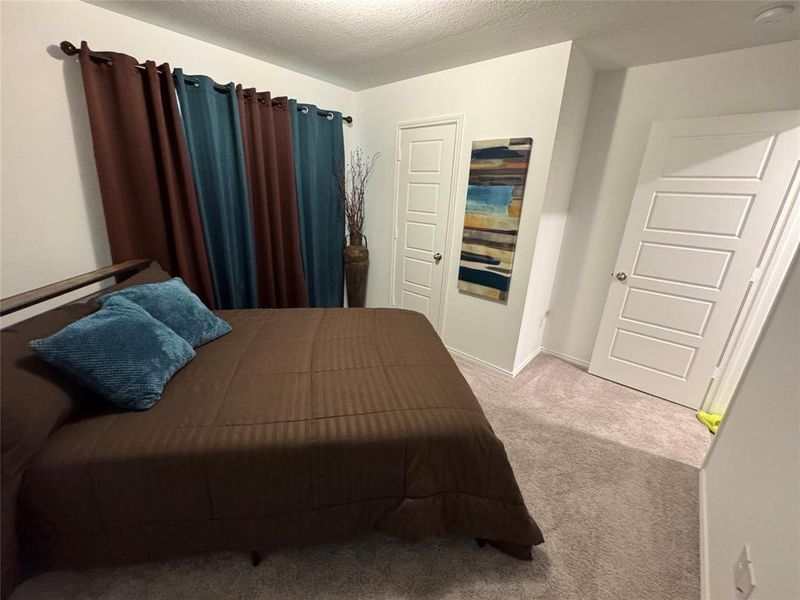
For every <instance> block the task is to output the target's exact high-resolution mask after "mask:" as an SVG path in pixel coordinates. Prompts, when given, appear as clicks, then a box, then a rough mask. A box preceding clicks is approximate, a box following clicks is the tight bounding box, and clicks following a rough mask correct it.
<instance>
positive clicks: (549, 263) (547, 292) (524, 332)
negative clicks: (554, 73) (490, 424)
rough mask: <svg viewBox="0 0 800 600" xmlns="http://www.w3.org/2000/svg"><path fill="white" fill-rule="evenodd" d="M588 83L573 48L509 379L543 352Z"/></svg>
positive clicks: (585, 66) (589, 76) (590, 74)
mask: <svg viewBox="0 0 800 600" xmlns="http://www.w3.org/2000/svg"><path fill="white" fill-rule="evenodd" d="M593 81H594V70H593V69H592V67H591V65H590V64H589V62H588V61H587V60H586V58H585V57H584V55H583V53H582V52H581V51H580V49H578V48H577V47H576V46H573V47H572V53H571V54H570V58H569V67H568V68H567V77H566V83H565V84H564V93H563V95H562V97H561V109H560V112H559V115H558V129H557V131H556V141H555V146H554V148H553V160H552V161H551V163H550V172H549V174H548V176H547V190H546V191H545V201H544V207H543V209H542V214H541V216H540V218H539V229H538V232H537V234H536V247H535V249H534V252H533V261H532V263H531V276H530V279H529V280H528V293H527V295H526V298H525V307H524V309H523V312H522V322H521V323H520V328H519V339H518V340H517V355H516V358H515V359H514V373H518V372H519V371H520V370H521V369H522V368H524V367H525V365H527V364H528V362H530V360H531V359H532V358H533V357H534V356H536V354H538V352H539V350H540V349H541V347H542V338H543V336H544V327H545V323H546V318H547V312H548V310H549V307H550V297H551V294H552V291H553V284H554V281H555V276H556V268H557V266H558V257H559V254H560V252H561V246H562V243H563V238H564V229H565V226H566V222H567V214H568V209H569V201H570V195H571V194H572V186H573V182H574V178H575V170H576V167H577V165H578V158H579V157H580V151H581V140H582V138H583V130H584V126H585V123H586V113H587V111H588V108H589V102H590V100H591V96H592V83H593Z"/></svg>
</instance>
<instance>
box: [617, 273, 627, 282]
mask: <svg viewBox="0 0 800 600" xmlns="http://www.w3.org/2000/svg"><path fill="white" fill-rule="evenodd" d="M614 277H616V278H617V279H619V280H620V281H625V280H626V279H627V278H628V274H627V273H625V272H623V271H620V272H619V273H617V274H616V275H614Z"/></svg>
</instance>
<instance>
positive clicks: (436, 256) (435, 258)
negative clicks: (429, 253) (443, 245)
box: [433, 252, 442, 264]
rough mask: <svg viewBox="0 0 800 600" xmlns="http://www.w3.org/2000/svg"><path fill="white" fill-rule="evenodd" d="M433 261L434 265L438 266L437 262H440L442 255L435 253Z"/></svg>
mask: <svg viewBox="0 0 800 600" xmlns="http://www.w3.org/2000/svg"><path fill="white" fill-rule="evenodd" d="M433 260H435V261H436V264H439V261H440V260H442V253H441V252H437V253H436V254H434V255H433Z"/></svg>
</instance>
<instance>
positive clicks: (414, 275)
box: [393, 122, 458, 329]
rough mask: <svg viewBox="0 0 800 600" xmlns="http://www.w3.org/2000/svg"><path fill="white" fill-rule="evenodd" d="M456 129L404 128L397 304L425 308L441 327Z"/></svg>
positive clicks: (447, 126) (446, 126) (448, 126)
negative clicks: (440, 317) (440, 318)
mask: <svg viewBox="0 0 800 600" xmlns="http://www.w3.org/2000/svg"><path fill="white" fill-rule="evenodd" d="M457 128H458V124H457V123H456V122H449V123H445V124H439V125H428V126H413V127H404V128H401V129H400V130H399V131H400V134H399V147H398V156H397V158H398V163H399V164H398V176H397V190H396V202H397V221H396V229H395V244H396V245H395V260H394V286H393V290H394V294H393V295H394V297H393V304H394V306H397V307H400V308H407V309H410V310H415V311H417V312H421V313H422V314H424V315H425V316H427V317H428V320H429V321H430V322H431V323H432V324H433V326H434V327H436V328H437V329H438V327H439V316H440V311H441V302H442V285H443V279H444V272H445V269H444V265H445V261H444V260H443V259H444V255H445V253H446V251H447V247H446V243H447V225H448V215H449V209H450V196H451V187H452V183H453V182H452V180H453V169H454V158H455V151H456V148H455V146H456V138H457Z"/></svg>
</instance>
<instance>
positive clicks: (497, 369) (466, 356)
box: [446, 346, 514, 377]
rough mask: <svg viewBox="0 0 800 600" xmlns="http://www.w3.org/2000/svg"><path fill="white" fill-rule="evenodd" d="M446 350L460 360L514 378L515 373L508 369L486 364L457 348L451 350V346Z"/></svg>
mask: <svg viewBox="0 0 800 600" xmlns="http://www.w3.org/2000/svg"><path fill="white" fill-rule="evenodd" d="M446 348H447V350H448V351H449V352H450V354H452V355H454V356H458V357H459V358H464V359H466V360H469V361H472V362H474V363H478V364H479V365H481V366H482V367H486V368H488V369H491V370H492V371H495V372H497V373H500V374H501V375H508V376H510V377H513V376H514V373H512V372H511V371H509V370H508V369H504V368H502V367H498V366H497V365H493V364H492V363H490V362H486V361H485V360H483V359H480V358H477V357H475V356H472V355H471V354H467V353H466V352H462V351H461V350H456V349H455V348H451V347H450V346H446Z"/></svg>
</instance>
